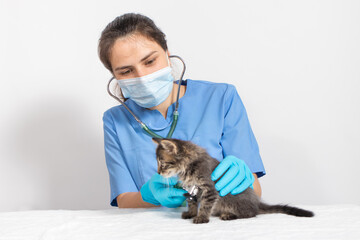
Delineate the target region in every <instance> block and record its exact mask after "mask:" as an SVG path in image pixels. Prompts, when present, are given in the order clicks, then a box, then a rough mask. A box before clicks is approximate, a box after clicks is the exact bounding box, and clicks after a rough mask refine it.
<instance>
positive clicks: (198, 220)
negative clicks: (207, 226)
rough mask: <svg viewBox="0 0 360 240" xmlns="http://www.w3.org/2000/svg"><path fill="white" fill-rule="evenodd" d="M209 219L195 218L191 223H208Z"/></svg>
mask: <svg viewBox="0 0 360 240" xmlns="http://www.w3.org/2000/svg"><path fill="white" fill-rule="evenodd" d="M208 222H209V218H208V217H204V216H196V217H194V219H193V223H208Z"/></svg>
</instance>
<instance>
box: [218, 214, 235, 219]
mask: <svg viewBox="0 0 360 240" xmlns="http://www.w3.org/2000/svg"><path fill="white" fill-rule="evenodd" d="M220 219H221V220H234V219H237V216H236V215H235V214H232V213H222V214H221V215H220Z"/></svg>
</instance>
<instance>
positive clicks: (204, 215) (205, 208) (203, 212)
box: [193, 187, 218, 223]
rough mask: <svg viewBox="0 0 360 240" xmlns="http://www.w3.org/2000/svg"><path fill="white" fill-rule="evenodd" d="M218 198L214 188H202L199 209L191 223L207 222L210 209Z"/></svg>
mask: <svg viewBox="0 0 360 240" xmlns="http://www.w3.org/2000/svg"><path fill="white" fill-rule="evenodd" d="M217 198H218V194H217V191H216V189H215V187H214V188H209V189H204V190H203V192H202V194H201V201H200V209H199V212H198V214H197V216H196V217H194V220H193V223H208V222H209V218H210V214H211V209H212V208H213V206H214V204H215V202H216V200H217Z"/></svg>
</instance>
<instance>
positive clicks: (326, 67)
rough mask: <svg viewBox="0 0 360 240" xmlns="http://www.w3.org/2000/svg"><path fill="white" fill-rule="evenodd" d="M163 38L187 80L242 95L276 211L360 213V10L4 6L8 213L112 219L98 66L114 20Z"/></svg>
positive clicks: (0, 82)
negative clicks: (103, 212) (98, 212)
mask: <svg viewBox="0 0 360 240" xmlns="http://www.w3.org/2000/svg"><path fill="white" fill-rule="evenodd" d="M126 12H138V13H143V14H145V15H147V16H149V17H150V18H152V19H153V20H154V21H155V23H156V24H157V25H158V26H159V27H160V28H161V29H162V30H163V31H164V32H165V34H166V35H167V39H168V45H169V49H170V52H171V53H172V54H177V55H180V56H182V57H183V58H184V59H185V61H186V63H187V72H186V75H185V77H186V78H191V79H198V80H208V81H213V82H227V83H232V84H234V85H235V86H236V88H237V90H238V92H239V94H240V96H241V98H242V100H243V102H244V104H245V107H246V109H247V112H248V116H249V119H250V123H251V126H252V128H253V131H254V133H255V136H256V138H257V140H258V144H259V147H260V154H261V156H262V159H263V162H264V165H265V169H266V171H267V174H266V175H265V176H264V177H262V178H260V182H261V185H262V188H263V198H264V200H265V201H267V202H269V203H292V204H335V203H356V204H360V191H359V182H360V181H359V178H358V173H359V167H360V164H359V162H360V127H359V122H360V107H359V103H360V96H359V92H360V84H359V82H360V44H359V43H360V27H359V23H360V14H359V12H360V2H359V1H344V0H338V1H334V0H330V1H329V0H327V1H325V0H324V1H313V0H308V1H286V0H283V1H265V0H262V1H221V2H219V1H209V0H201V1H190V0H182V1H165V0H164V1H154V0H152V1H129V0H127V1H120V0H116V1H115V0H113V1H89V0H87V1H85V0H84V1H70V0H68V1H25V0H23V1H16V0H8V1H3V0H0V29H1V32H0V35H1V37H0V107H1V108H0V110H1V118H0V211H17V210H28V209H104V208H110V205H109V202H110V191H109V188H110V187H109V180H108V173H107V169H106V165H105V157H104V150H103V129H102V114H103V112H104V111H106V110H107V109H108V108H110V107H112V106H114V105H117V102H115V100H113V99H112V98H111V97H110V96H108V95H107V92H106V84H107V81H108V79H109V77H110V73H109V72H108V71H107V70H106V69H105V68H104V67H103V66H102V64H101V62H100V60H99V59H98V56H97V43H98V39H99V37H100V33H101V31H102V30H103V29H104V28H105V26H106V25H107V24H108V23H109V22H110V21H112V20H113V19H114V18H115V17H116V16H119V15H121V14H123V13H126Z"/></svg>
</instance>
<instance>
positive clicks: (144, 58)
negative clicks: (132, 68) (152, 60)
mask: <svg viewBox="0 0 360 240" xmlns="http://www.w3.org/2000/svg"><path fill="white" fill-rule="evenodd" d="M156 52H157V51H152V52H151V53H149V54H148V55H146V56H145V57H143V58H142V59H141V60H140V62H142V61H144V60H146V59H147V58H148V57H150V56H151V55H153V54H154V53H156Z"/></svg>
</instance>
